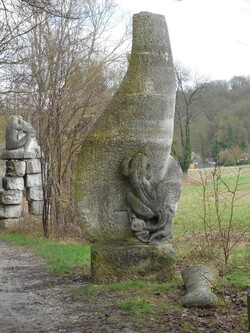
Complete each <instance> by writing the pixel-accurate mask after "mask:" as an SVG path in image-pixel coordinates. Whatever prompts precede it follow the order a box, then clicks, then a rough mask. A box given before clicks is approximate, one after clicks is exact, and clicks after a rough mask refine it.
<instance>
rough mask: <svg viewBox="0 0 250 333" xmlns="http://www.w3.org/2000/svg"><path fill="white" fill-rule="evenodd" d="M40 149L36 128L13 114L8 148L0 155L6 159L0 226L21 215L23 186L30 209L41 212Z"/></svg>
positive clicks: (33, 213)
mask: <svg viewBox="0 0 250 333" xmlns="http://www.w3.org/2000/svg"><path fill="white" fill-rule="evenodd" d="M40 157H41V151H40V147H39V146H38V143H37V140H36V130H35V129H34V128H33V127H32V126H31V125H30V124H29V123H27V122H26V121H24V120H23V119H22V117H21V116H11V117H10V120H9V122H8V125H7V127H6V150H5V151H4V152H3V153H2V154H1V157H0V158H1V159H2V160H6V173H5V176H4V177H3V178H2V186H3V190H1V191H0V220H3V221H1V223H0V227H2V228H3V227H5V226H10V227H11V225H12V224H13V225H14V224H16V223H17V222H18V221H19V218H20V217H21V215H22V208H23V190H24V189H26V199H27V200H28V204H29V212H30V214H32V215H42V213H43V195H42V174H41V161H40Z"/></svg>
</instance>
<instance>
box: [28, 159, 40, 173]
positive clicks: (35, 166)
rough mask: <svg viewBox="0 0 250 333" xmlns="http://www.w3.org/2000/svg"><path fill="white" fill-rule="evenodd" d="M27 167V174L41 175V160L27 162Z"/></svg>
mask: <svg viewBox="0 0 250 333" xmlns="http://www.w3.org/2000/svg"><path fill="white" fill-rule="evenodd" d="M26 165H27V167H26V173H27V174H33V173H41V161H40V160H39V159H37V158H34V159H30V160H27V162H26Z"/></svg>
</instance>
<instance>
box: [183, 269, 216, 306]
mask: <svg viewBox="0 0 250 333" xmlns="http://www.w3.org/2000/svg"><path fill="white" fill-rule="evenodd" d="M181 275H182V279H183V281H184V284H185V287H186V290H187V294H186V295H185V296H184V297H182V299H181V300H180V303H181V304H182V305H183V306H186V307H198V308H206V307H214V306H216V305H217V296H216V295H215V294H214V293H213V292H212V288H214V287H215V286H216V284H217V282H218V279H219V272H218V270H217V269H215V268H212V267H209V266H205V265H198V264H197V265H192V266H190V267H188V268H186V269H184V270H183V271H182V272H181Z"/></svg>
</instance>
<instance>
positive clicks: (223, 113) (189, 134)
mask: <svg viewBox="0 0 250 333" xmlns="http://www.w3.org/2000/svg"><path fill="white" fill-rule="evenodd" d="M176 71H177V99H176V114H175V133H174V143H173V154H174V155H175V156H176V157H177V159H178V160H179V162H180V164H181V166H182V169H183V171H184V172H187V168H188V166H189V165H190V163H192V162H193V163H195V162H196V163H199V164H205V163H207V162H215V163H217V164H220V165H221V164H222V165H235V164H238V163H248V162H250V76H235V77H233V78H232V79H231V80H229V81H207V80H204V79H200V78H198V79H197V78H192V77H191V76H190V72H189V71H187V70H186V69H183V68H182V67H181V70H180V67H178V66H177V67H176ZM183 72H185V73H186V74H187V73H188V74H189V75H188V79H187V76H185V75H184V74H183Z"/></svg>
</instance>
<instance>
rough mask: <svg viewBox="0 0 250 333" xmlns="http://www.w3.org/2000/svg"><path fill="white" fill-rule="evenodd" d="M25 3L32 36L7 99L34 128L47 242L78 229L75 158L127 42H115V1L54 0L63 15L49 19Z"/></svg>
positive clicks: (25, 41) (105, 98)
mask: <svg viewBox="0 0 250 333" xmlns="http://www.w3.org/2000/svg"><path fill="white" fill-rule="evenodd" d="M28 3H29V5H32V6H31V8H30V7H29V8H28V9H29V10H31V9H32V11H33V15H32V18H31V20H30V26H31V27H32V29H31V30H30V32H29V33H28V34H26V35H25V36H24V37H23V39H22V46H23V47H24V49H23V53H22V56H23V59H24V61H23V62H22V63H20V64H19V66H17V67H15V68H13V67H11V68H9V71H10V73H11V76H12V77H13V78H15V79H14V80H13V82H12V89H13V92H14V93H13V96H11V97H12V98H11V99H12V103H13V108H16V107H17V106H18V108H19V112H20V109H21V112H22V113H23V115H25V116H26V117H28V118H29V119H30V121H31V122H32V123H33V124H35V125H36V126H37V127H38V128H39V135H40V143H41V146H42V151H43V154H44V155H43V159H42V160H43V169H44V200H45V206H44V216H43V225H44V233H45V235H46V236H48V234H49V231H52V232H53V231H54V230H56V231H58V230H62V229H65V228H67V227H68V225H69V224H71V225H72V223H74V224H75V225H76V224H77V222H76V221H77V219H76V216H75V213H74V212H75V209H74V200H73V178H74V172H75V159H76V155H77V152H78V150H79V147H80V146H81V143H82V140H83V138H84V136H85V134H86V131H87V130H88V128H89V127H90V126H91V124H92V123H93V121H94V120H95V119H96V117H97V116H98V115H99V114H100V113H101V111H102V110H103V108H104V106H105V105H106V103H107V102H108V101H109V99H110V97H111V94H112V92H113V89H112V86H113V84H115V83H116V80H115V78H114V77H113V76H111V77H110V75H109V68H110V66H111V68H112V73H114V66H112V65H113V64H116V63H117V60H118V59H119V57H120V54H121V52H123V53H124V49H123V45H124V42H125V41H126V40H127V37H128V36H127V35H126V34H124V36H122V38H121V39H120V40H119V41H116V42H115V41H114V40H112V28H113V26H112V25H111V24H115V23H116V22H112V16H113V15H114V14H115V13H116V6H115V2H114V1H113V0H104V1H94V0H91V1H87V2H84V5H83V4H81V5H80V6H79V2H78V1H77V0H67V1H57V2H56V4H57V6H56V8H57V11H58V13H63V15H51V11H52V10H51V9H50V11H49V13H48V11H46V10H42V9H41V8H40V7H38V6H37V4H36V2H31V1H28ZM33 5H34V6H33ZM22 10H23V11H24V10H25V9H22ZM23 14H24V13H23ZM124 58H125V57H124ZM117 67H119V66H116V68H117ZM110 78H111V80H112V82H111V81H110V80H109V79H110ZM17 91H18V92H19V93H18V94H17Z"/></svg>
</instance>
